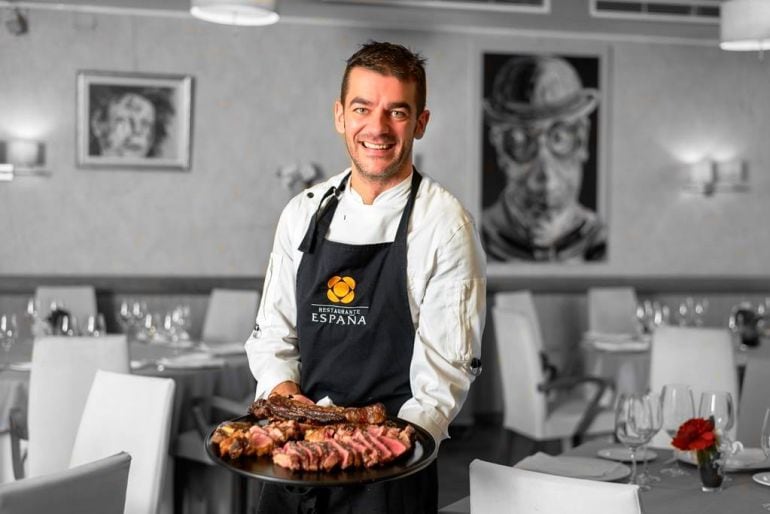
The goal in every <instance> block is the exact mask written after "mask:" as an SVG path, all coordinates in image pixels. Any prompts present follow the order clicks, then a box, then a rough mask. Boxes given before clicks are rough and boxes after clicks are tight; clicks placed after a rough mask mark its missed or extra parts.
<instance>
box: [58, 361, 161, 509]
mask: <svg viewBox="0 0 770 514" xmlns="http://www.w3.org/2000/svg"><path fill="white" fill-rule="evenodd" d="M174 387H175V384H174V381H173V380H172V379H169V378H159V377H145V376H138V375H128V374H122V373H112V372H108V371H101V370H100V371H97V372H96V376H95V377H94V382H93V385H92V387H91V392H90V393H89V395H88V400H87V401H86V406H85V409H84V410H83V418H82V420H81V422H80V426H79V427H78V432H77V437H76V438H75V445H74V446H73V448H72V460H71V465H72V466H77V465H79V464H82V463H84V462H89V461H93V460H96V459H100V458H102V457H105V456H107V455H110V454H113V453H115V452H119V451H125V452H127V453H129V454H130V455H131V457H132V462H131V471H130V472H129V475H128V489H127V491H126V508H125V513H126V514H155V513H156V512H157V511H158V505H159V503H160V498H161V491H162V490H163V485H164V483H163V480H164V478H165V476H166V470H167V466H168V460H169V457H168V449H169V436H170V430H171V416H172V408H173V403H174Z"/></svg>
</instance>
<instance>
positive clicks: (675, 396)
mask: <svg viewBox="0 0 770 514" xmlns="http://www.w3.org/2000/svg"><path fill="white" fill-rule="evenodd" d="M660 401H661V407H662V412H663V430H665V431H666V433H667V434H668V435H669V437H671V438H673V437H674V436H675V435H676V433H677V431H678V430H679V427H680V426H681V425H682V423H684V422H685V421H687V420H688V419H690V418H692V417H693V416H694V415H695V403H694V401H693V397H692V389H690V386H688V385H686V384H666V385H664V386H663V391H662V392H661V399H660ZM672 462H673V463H675V465H674V466H673V467H667V468H663V469H661V470H660V472H661V473H662V474H664V475H668V476H681V475H689V473H688V472H687V471H685V470H684V469H682V466H681V464H679V460H678V459H677V458H676V450H674V457H673V458H672V459H671V461H669V462H668V464H670V463H672Z"/></svg>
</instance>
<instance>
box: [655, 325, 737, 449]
mask: <svg viewBox="0 0 770 514" xmlns="http://www.w3.org/2000/svg"><path fill="white" fill-rule="evenodd" d="M666 384H687V385H689V386H690V388H692V392H693V401H694V403H695V415H696V416H697V414H698V404H699V402H700V395H701V393H702V392H703V391H726V392H728V393H730V394H731V395H732V397H733V402H734V406H735V408H737V407H738V403H737V402H738V371H737V368H736V365H735V354H734V351H733V344H732V339H731V337H730V332H729V331H728V330H727V328H705V327H673V326H669V325H661V326H660V327H658V328H657V329H656V330H655V332H654V333H653V336H652V348H651V353H650V390H651V391H653V392H655V393H660V392H661V390H662V389H663V386H664V385H666ZM730 435H731V437H735V427H733V429H732V430H731V431H730ZM670 442H671V438H670V437H669V436H668V434H666V433H665V431H663V430H661V431H660V432H658V433H657V434H656V435H655V437H653V439H652V441H651V443H650V446H653V447H655V448H671V444H670Z"/></svg>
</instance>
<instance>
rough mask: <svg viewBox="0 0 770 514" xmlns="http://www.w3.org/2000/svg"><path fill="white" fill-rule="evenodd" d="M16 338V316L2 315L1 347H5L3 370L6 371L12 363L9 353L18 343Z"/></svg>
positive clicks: (0, 321)
mask: <svg viewBox="0 0 770 514" xmlns="http://www.w3.org/2000/svg"><path fill="white" fill-rule="evenodd" d="M16 336H17V330H16V315H15V314H2V315H0V345H2V347H3V367H2V369H6V368H7V367H8V366H9V365H10V363H11V362H10V359H9V357H8V353H9V352H10V351H11V347H12V346H13V345H14V343H16Z"/></svg>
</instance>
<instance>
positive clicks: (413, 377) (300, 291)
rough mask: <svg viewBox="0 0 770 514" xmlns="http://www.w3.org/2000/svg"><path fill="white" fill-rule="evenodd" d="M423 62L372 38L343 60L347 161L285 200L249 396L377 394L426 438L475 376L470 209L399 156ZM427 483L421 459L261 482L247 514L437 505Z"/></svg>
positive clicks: (417, 102) (340, 105)
mask: <svg viewBox="0 0 770 514" xmlns="http://www.w3.org/2000/svg"><path fill="white" fill-rule="evenodd" d="M424 64H425V60H424V59H423V58H422V57H421V56H420V55H418V54H415V53H413V52H411V51H410V50H408V49H406V48H405V47H403V46H401V45H397V44H392V43H385V42H369V43H367V44H365V45H363V46H362V47H361V48H360V50H358V51H357V52H356V53H355V54H354V55H353V56H351V57H350V58H349V59H348V61H347V66H346V68H345V72H344V75H343V79H342V87H341V92H340V98H339V99H338V100H337V101H336V102H335V105H334V124H335V127H336V129H337V132H339V134H340V135H341V136H343V139H344V141H345V146H346V147H347V151H348V154H349V155H350V160H351V165H350V168H349V169H347V170H345V171H344V172H342V173H340V174H339V175H337V176H334V177H332V178H330V179H329V180H327V181H326V182H324V183H321V184H317V185H315V186H313V187H311V188H309V189H307V190H305V191H304V192H303V193H301V194H299V195H298V196H296V197H294V198H293V199H292V200H291V201H290V202H289V204H288V205H287V206H286V208H285V209H284V211H283V213H282V215H281V218H280V220H279V222H278V228H277V232H276V236H275V242H274V246H273V250H272V253H271V255H270V261H269V264H268V269H267V272H266V274H265V285H264V291H263V295H262V303H261V305H260V309H259V313H258V315H257V327H256V329H255V330H254V332H253V334H252V335H251V337H250V338H249V340H248V341H247V342H246V351H247V353H248V357H249V363H250V367H251V370H252V373H253V374H254V377H255V378H256V379H257V391H256V396H257V398H264V397H267V396H269V395H271V394H281V395H291V396H293V397H294V398H295V399H300V400H303V401H308V402H317V401H319V400H322V399H324V398H328V399H329V400H331V401H332V402H333V403H334V404H336V405H342V406H360V405H366V404H370V403H374V402H382V403H384V404H385V406H386V407H387V410H388V414H389V415H393V416H398V417H400V418H402V419H405V420H407V421H409V422H411V423H413V424H415V425H418V426H420V427H422V428H424V429H425V430H427V431H428V432H429V433H430V434H432V436H433V437H434V439H435V440H436V442H437V443H438V442H440V441H441V440H443V439H445V438H447V437H448V432H447V429H448V426H449V423H450V422H451V421H452V419H453V418H454V417H455V416H456V415H457V413H458V411H459V410H460V408H461V407H462V404H463V402H464V401H465V398H466V396H467V393H468V389H469V388H470V385H471V382H472V381H473V379H474V377H475V376H476V375H477V374H478V373H479V371H480V360H479V356H480V350H481V333H482V330H483V325H484V314H485V308H486V306H485V295H486V276H485V258H484V255H483V251H482V250H481V246H480V241H479V236H478V233H477V230H476V227H475V225H474V222H473V220H472V219H471V217H470V215H469V214H468V213H467V212H466V211H465V209H464V208H463V207H462V206H461V205H460V203H459V202H458V200H457V199H455V198H454V197H453V196H452V195H451V194H450V193H448V192H447V191H446V190H445V189H443V188H442V187H441V186H440V185H439V184H438V183H436V182H435V181H433V180H432V179H430V178H429V177H427V176H424V175H421V174H420V172H419V171H418V170H417V169H416V168H414V166H413V163H412V145H413V142H414V140H415V139H420V138H421V137H422V136H423V134H424V133H425V129H426V127H427V125H428V120H429V118H430V112H429V111H428V110H427V109H425V103H426V79H425V68H424ZM437 482H438V481H437V475H436V463H435V462H434V463H433V464H432V465H431V466H429V467H427V468H426V469H424V470H422V471H420V472H418V473H415V474H413V475H409V476H407V477H404V478H401V479H399V480H391V481H386V482H378V483H375V484H368V485H362V486H355V487H345V488H342V487H329V488H325V489H323V490H320V491H319V490H313V491H311V492H313V494H304V495H302V494H297V492H296V491H295V492H291V491H288V490H287V489H285V488H282V487H281V486H276V485H268V484H266V485H264V487H263V490H262V493H261V496H260V500H259V509H258V512H260V513H278V512H280V513H284V512H286V513H294V512H325V513H350V514H353V513H366V514H375V513H383V514H384V513H398V514H410V513H415V514H417V513H420V514H422V513H435V512H437V510H438V505H437V502H438V500H437V498H438V483H437ZM314 509H315V510H314Z"/></svg>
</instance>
